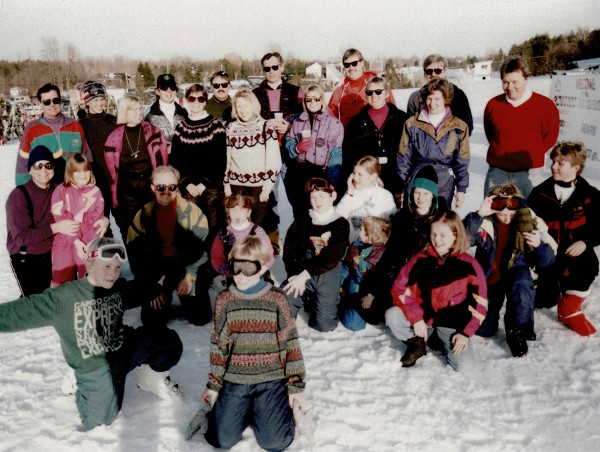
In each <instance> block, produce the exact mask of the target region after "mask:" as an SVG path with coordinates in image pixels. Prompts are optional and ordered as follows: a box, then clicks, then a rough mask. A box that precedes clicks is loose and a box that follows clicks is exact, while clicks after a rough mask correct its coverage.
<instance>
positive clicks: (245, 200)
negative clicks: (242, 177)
mask: <svg viewBox="0 0 600 452" xmlns="http://www.w3.org/2000/svg"><path fill="white" fill-rule="evenodd" d="M223 205H224V206H225V208H227V209H233V208H234V207H235V206H240V207H241V208H242V209H252V207H254V203H253V202H252V198H250V197H249V196H246V195H240V194H237V195H232V196H229V197H227V198H225V201H223Z"/></svg>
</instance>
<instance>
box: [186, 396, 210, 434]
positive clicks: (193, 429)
mask: <svg viewBox="0 0 600 452" xmlns="http://www.w3.org/2000/svg"><path fill="white" fill-rule="evenodd" d="M210 410H212V405H210V404H208V403H204V402H202V405H200V408H199V409H198V411H197V412H196V414H195V415H194V417H193V418H192V420H191V421H190V422H189V423H188V425H187V428H186V430H185V439H186V441H189V440H190V439H192V436H194V435H195V434H196V433H198V432H200V433H203V434H204V433H206V431H207V430H208V413H210Z"/></svg>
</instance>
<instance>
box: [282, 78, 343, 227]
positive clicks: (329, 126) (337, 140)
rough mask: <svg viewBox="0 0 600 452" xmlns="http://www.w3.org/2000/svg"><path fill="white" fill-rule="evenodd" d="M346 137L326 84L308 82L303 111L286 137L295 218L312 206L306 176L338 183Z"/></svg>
mask: <svg viewBox="0 0 600 452" xmlns="http://www.w3.org/2000/svg"><path fill="white" fill-rule="evenodd" d="M343 138H344V127H343V126H342V123H341V122H340V121H339V120H338V119H336V118H334V117H333V116H331V114H330V113H329V111H328V110H327V107H326V104H325V93H324V92H323V88H321V87H320V86H319V85H311V86H309V87H308V89H307V90H306V92H305V94H304V112H302V114H300V116H299V117H298V118H297V119H296V120H295V121H294V122H293V123H292V126H291V128H290V131H289V132H288V134H287V136H286V139H285V147H286V149H287V151H288V153H289V156H290V161H289V162H288V170H287V173H286V176H285V181H284V182H285V187H286V192H287V195H288V199H289V201H290V204H291V205H292V209H293V210H294V218H298V217H299V215H303V214H304V213H305V212H306V211H307V210H308V209H309V207H310V202H309V200H308V196H306V194H305V193H304V184H305V183H306V181H307V180H309V179H310V178H312V177H319V178H322V179H326V180H327V181H329V182H330V183H331V184H333V185H334V186H337V184H338V182H339V181H340V176H341V170H342V140H343Z"/></svg>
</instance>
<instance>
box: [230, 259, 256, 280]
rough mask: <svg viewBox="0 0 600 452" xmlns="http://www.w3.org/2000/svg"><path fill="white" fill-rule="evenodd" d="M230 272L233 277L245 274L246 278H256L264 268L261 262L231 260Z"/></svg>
mask: <svg viewBox="0 0 600 452" xmlns="http://www.w3.org/2000/svg"><path fill="white" fill-rule="evenodd" d="M228 264H229V271H230V272H231V274H232V275H239V274H240V273H243V274H244V276H254V275H256V274H257V273H258V272H259V271H260V269H261V268H262V264H261V263H260V262H259V261H251V260H249V259H229V262H228Z"/></svg>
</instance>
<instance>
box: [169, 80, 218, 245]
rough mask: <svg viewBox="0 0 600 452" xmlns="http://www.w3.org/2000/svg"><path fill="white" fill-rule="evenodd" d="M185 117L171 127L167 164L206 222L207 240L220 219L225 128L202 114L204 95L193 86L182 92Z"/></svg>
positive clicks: (197, 86) (199, 86)
mask: <svg viewBox="0 0 600 452" xmlns="http://www.w3.org/2000/svg"><path fill="white" fill-rule="evenodd" d="M185 98H186V101H187V107H186V108H187V110H188V117H187V118H185V119H184V120H182V121H181V122H180V123H179V124H178V125H177V127H175V134H174V135H173V142H172V146H171V154H170V155H169V163H170V164H171V165H172V166H173V167H175V168H177V169H178V170H179V172H180V174H181V193H182V194H183V196H184V197H185V198H187V199H190V200H193V201H194V202H195V203H196V204H197V205H198V207H200V208H201V209H202V212H204V214H205V215H206V218H207V219H208V227H209V229H210V232H211V237H212V236H214V234H216V232H217V231H218V230H219V228H221V227H222V226H223V225H224V223H225V221H224V218H223V208H222V203H223V198H224V194H223V176H224V174H225V165H226V163H227V148H226V145H225V127H224V126H223V124H222V123H221V122H220V121H219V120H218V119H216V118H215V117H214V116H212V115H210V114H208V113H207V112H206V110H205V107H206V102H207V100H208V92H207V91H206V89H205V88H204V87H203V86H202V85H199V84H197V83H194V84H193V85H192V86H190V87H189V88H188V89H187V91H186V92H185Z"/></svg>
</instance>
